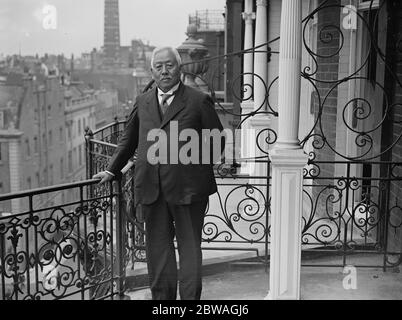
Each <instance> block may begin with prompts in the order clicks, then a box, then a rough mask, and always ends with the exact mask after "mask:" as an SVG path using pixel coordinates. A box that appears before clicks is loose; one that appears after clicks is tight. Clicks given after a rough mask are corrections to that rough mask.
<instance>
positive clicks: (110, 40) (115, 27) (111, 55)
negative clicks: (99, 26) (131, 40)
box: [104, 0, 120, 65]
mask: <svg viewBox="0 0 402 320" xmlns="http://www.w3.org/2000/svg"><path fill="white" fill-rule="evenodd" d="M104 28H105V29H104V53H105V61H104V63H105V64H107V65H116V64H118V62H119V60H120V22H119V0H105V21H104Z"/></svg>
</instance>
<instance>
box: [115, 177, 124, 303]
mask: <svg viewBox="0 0 402 320" xmlns="http://www.w3.org/2000/svg"><path fill="white" fill-rule="evenodd" d="M113 190H114V191H115V194H116V196H117V199H116V200H117V201H116V211H115V213H116V238H115V239H116V260H115V263H114V266H115V275H116V284H117V293H118V296H119V297H120V298H124V292H125V279H126V272H125V251H126V241H125V238H126V237H125V236H126V235H125V231H126V227H125V226H126V219H125V217H126V215H125V213H124V210H125V209H124V208H125V200H124V195H123V188H122V181H121V180H115V181H114V182H113Z"/></svg>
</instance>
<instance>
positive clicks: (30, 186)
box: [27, 177, 32, 189]
mask: <svg viewBox="0 0 402 320" xmlns="http://www.w3.org/2000/svg"><path fill="white" fill-rule="evenodd" d="M27 189H32V181H31V177H28V178H27Z"/></svg>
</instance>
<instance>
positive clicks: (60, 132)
mask: <svg viewBox="0 0 402 320" xmlns="http://www.w3.org/2000/svg"><path fill="white" fill-rule="evenodd" d="M59 140H60V141H63V140H64V139H63V127H60V129H59Z"/></svg>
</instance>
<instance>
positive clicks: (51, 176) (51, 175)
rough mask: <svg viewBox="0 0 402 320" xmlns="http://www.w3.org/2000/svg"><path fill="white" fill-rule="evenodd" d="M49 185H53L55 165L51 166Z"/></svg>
mask: <svg viewBox="0 0 402 320" xmlns="http://www.w3.org/2000/svg"><path fill="white" fill-rule="evenodd" d="M49 185H53V165H52V164H51V165H50V166H49Z"/></svg>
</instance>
